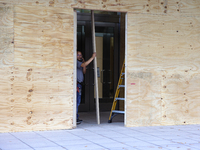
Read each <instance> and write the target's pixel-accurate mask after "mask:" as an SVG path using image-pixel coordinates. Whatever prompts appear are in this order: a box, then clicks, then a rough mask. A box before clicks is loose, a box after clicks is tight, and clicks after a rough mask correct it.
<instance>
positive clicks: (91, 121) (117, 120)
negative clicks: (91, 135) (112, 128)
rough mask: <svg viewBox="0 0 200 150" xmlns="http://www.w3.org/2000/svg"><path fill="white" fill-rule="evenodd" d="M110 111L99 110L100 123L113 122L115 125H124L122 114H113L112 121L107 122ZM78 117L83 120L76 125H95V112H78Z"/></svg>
mask: <svg viewBox="0 0 200 150" xmlns="http://www.w3.org/2000/svg"><path fill="white" fill-rule="evenodd" d="M109 115H110V111H109V112H108V111H106V112H100V124H104V125H105V124H113V125H114V124H115V125H120V126H123V125H124V115H123V114H119V115H117V116H115V117H114V118H113V120H112V123H108V119H109ZM79 119H81V120H83V121H82V123H81V124H79V125H77V127H85V126H90V125H96V124H97V120H96V112H80V113H79Z"/></svg>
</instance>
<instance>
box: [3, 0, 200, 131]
mask: <svg viewBox="0 0 200 150" xmlns="http://www.w3.org/2000/svg"><path fill="white" fill-rule="evenodd" d="M199 6H200V1H198V0H193V1H188V0H151V1H150V0H134V1H132V0H102V1H93V0H63V1H60V0H35V1H33V0H16V1H13V0H0V38H1V40H0V41H1V45H0V56H1V58H0V60H1V62H0V72H1V74H0V75H1V78H0V79H1V84H0V89H1V90H0V92H1V94H0V118H1V121H0V132H9V131H31V130H52V129H67V128H72V116H73V114H72V112H73V110H72V109H73V103H72V99H73V91H72V89H73V88H72V86H73V40H74V39H73V37H74V36H73V8H79V9H92V10H105V11H117V12H128V20H127V21H128V22H127V23H128V26H127V33H128V35H127V37H128V39H127V43H128V45H127V47H128V49H127V64H126V65H127V99H126V107H127V110H126V112H127V114H126V117H127V118H126V126H148V125H176V124H197V123H200V121H199V119H198V118H199V114H200V113H199V111H200V109H199V106H200V105H199V98H200V95H199V93H200V91H199V85H200V82H199V73H200V71H199V65H200V60H199V59H200V57H199V55H200V41H199V39H200V26H199V24H200V9H199Z"/></svg>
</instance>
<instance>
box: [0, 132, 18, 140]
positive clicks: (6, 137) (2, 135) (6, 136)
mask: <svg viewBox="0 0 200 150" xmlns="http://www.w3.org/2000/svg"><path fill="white" fill-rule="evenodd" d="M15 139H16V138H15V137H14V136H13V135H12V134H10V133H0V141H2V140H15Z"/></svg>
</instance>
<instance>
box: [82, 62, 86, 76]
mask: <svg viewBox="0 0 200 150" xmlns="http://www.w3.org/2000/svg"><path fill="white" fill-rule="evenodd" d="M82 59H83V63H85V60H84V58H82ZM85 73H86V66H85V67H83V74H85Z"/></svg>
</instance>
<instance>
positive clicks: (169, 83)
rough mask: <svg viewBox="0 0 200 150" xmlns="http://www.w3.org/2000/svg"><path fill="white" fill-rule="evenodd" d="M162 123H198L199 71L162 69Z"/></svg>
mask: <svg viewBox="0 0 200 150" xmlns="http://www.w3.org/2000/svg"><path fill="white" fill-rule="evenodd" d="M162 73H163V77H162V78H163V79H162V83H163V86H162V91H163V92H162V93H163V94H162V98H163V99H162V100H163V106H162V107H163V111H162V113H163V114H162V117H163V119H162V120H163V124H166V125H169V124H173V125H174V124H176V125H177V124H194V123H195V124H198V123H199V119H198V118H199V111H200V109H199V106H200V104H199V103H200V102H199V99H200V94H199V86H200V82H199V76H200V75H199V73H197V72H194V71H191V70H189V71H163V72H162Z"/></svg>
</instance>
